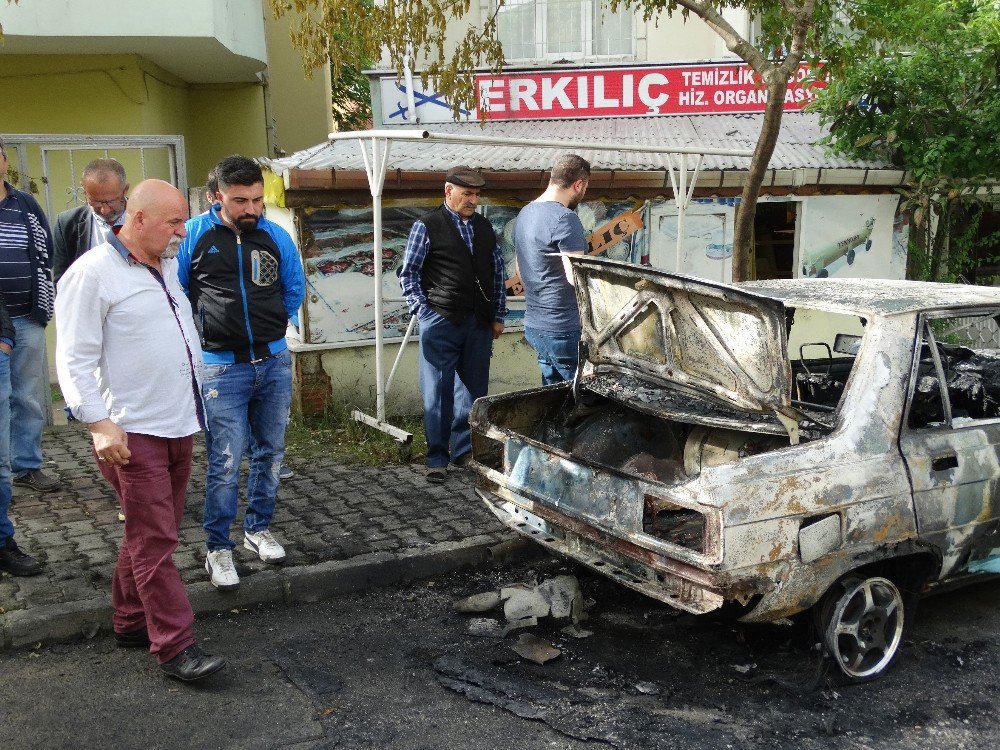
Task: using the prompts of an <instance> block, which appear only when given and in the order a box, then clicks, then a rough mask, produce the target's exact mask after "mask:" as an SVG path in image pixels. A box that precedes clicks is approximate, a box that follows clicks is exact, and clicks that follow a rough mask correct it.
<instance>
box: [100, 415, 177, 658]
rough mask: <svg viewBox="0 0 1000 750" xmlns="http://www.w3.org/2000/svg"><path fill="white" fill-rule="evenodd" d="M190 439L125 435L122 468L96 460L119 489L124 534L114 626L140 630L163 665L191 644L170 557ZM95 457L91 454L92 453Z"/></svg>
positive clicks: (115, 584) (174, 545)
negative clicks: (127, 453)
mask: <svg viewBox="0 0 1000 750" xmlns="http://www.w3.org/2000/svg"><path fill="white" fill-rule="evenodd" d="M193 442H194V439H193V438H192V437H190V436H189V437H185V438H161V437H153V436H151V435H141V434H139V433H135V432H130V433H129V434H128V448H129V450H130V451H131V452H132V457H131V458H130V459H129V462H128V465H127V466H111V465H109V464H107V463H105V462H103V461H98V463H97V466H98V467H99V468H100V470H101V474H103V475H104V478H105V479H107V480H108V481H109V482H110V483H111V485H112V486H113V487H114V488H115V492H117V493H118V500H119V502H120V503H121V507H122V513H124V514H125V536H124V538H123V539H122V546H121V549H120V550H119V551H118V562H117V564H116V565H115V573H114V580H113V582H112V584H111V605H112V606H113V607H114V610H115V613H114V627H115V631H116V632H118V633H127V632H129V631H133V630H138V629H139V628H142V627H145V628H147V630H148V631H149V640H150V642H151V643H152V645H151V646H150V649H149V650H150V652H151V653H153V654H155V655H156V658H157V661H159V663H160V664H163V663H164V662H166V661H169V660H170V659H172V658H174V657H175V656H176V655H177V654H179V653H180V652H181V651H183V650H184V649H185V648H187V647H188V646H190V645H191V644H192V643H194V634H193V632H192V630H191V626H192V624H193V623H194V612H193V611H192V609H191V604H190V602H188V598H187V592H186V591H185V590H184V584H183V583H182V582H181V576H180V573H178V572H177V568H176V567H175V566H174V561H173V558H172V555H173V552H174V550H175V549H176V548H177V534H178V531H179V529H180V525H181V518H182V516H183V515H184V500H185V495H186V493H187V485H188V477H190V476H191V446H192V443H193ZM95 458H96V454H95Z"/></svg>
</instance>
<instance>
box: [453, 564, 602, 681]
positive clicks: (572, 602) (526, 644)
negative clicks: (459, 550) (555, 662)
mask: <svg viewBox="0 0 1000 750" xmlns="http://www.w3.org/2000/svg"><path fill="white" fill-rule="evenodd" d="M501 602H502V603H503V616H504V620H505V621H506V622H503V621H498V620H495V619H491V618H486V617H476V618H473V619H472V620H470V621H469V628H468V630H469V634H470V635H474V636H478V637H495V636H500V637H504V636H507V635H508V634H510V633H512V632H513V631H515V630H522V629H524V628H531V627H534V626H536V625H537V624H538V621H539V620H540V619H542V618H551V619H553V620H556V621H560V620H563V621H565V620H569V621H570V623H569V624H568V625H566V627H564V628H563V629H562V632H563V633H564V634H566V635H568V636H570V637H572V638H587V637H588V636H591V635H593V632H592V631H589V630H584V629H583V628H581V627H580V625H579V624H580V622H582V621H583V620H586V619H587V612H586V609H587V604H586V602H585V601H584V598H583V594H582V592H581V591H580V582H579V581H578V580H577V579H576V576H571V575H560V576H555V577H554V578H549V579H546V580H544V581H542V582H541V583H534V582H532V583H530V584H527V583H518V584H514V585H511V586H504V587H502V588H501V589H500V590H499V591H485V592H482V593H479V594H473V595H471V596H467V597H464V598H463V599H459V600H458V601H456V602H455V604H454V608H455V611H456V612H462V613H464V614H484V613H486V612H489V611H490V610H491V609H493V608H495V607H497V606H498V605H499V604H500V603H501ZM512 648H513V650H514V651H515V652H516V653H517V654H518V655H519V656H522V657H524V658H525V659H529V660H531V661H534V662H536V663H538V664H544V663H545V662H547V661H550V660H552V659H554V658H555V657H556V656H559V654H560V651H559V650H558V649H556V648H555V647H553V646H552V645H551V644H549V643H548V642H546V641H544V640H542V639H541V638H538V637H537V636H534V635H527V634H521V636H520V638H519V639H518V641H517V644H516V645H514V646H512Z"/></svg>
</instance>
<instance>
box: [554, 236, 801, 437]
mask: <svg viewBox="0 0 1000 750" xmlns="http://www.w3.org/2000/svg"><path fill="white" fill-rule="evenodd" d="M570 260H571V263H572V266H573V272H574V276H575V279H576V296H577V301H578V303H579V305H580V319H581V323H582V329H583V336H582V339H583V351H582V353H581V359H580V365H579V370H578V372H577V387H580V386H583V387H587V386H588V385H591V386H596V390H598V391H604V390H607V388H606V386H602V385H601V382H600V381H601V380H604V381H607V380H608V376H609V375H613V376H616V377H617V376H624V377H625V379H626V380H629V381H633V380H636V379H637V380H638V381H639V383H640V387H642V388H647V389H648V388H662V387H666V388H671V389H677V390H680V391H682V392H688V393H691V392H694V393H695V394H698V395H701V396H705V397H707V398H708V400H709V402H715V403H717V404H719V405H720V406H723V407H730V409H736V410H739V411H743V412H750V413H753V414H765V415H774V416H776V417H777V418H778V420H779V421H780V422H781V423H782V425H784V426H785V429H786V430H788V432H789V435H790V436H791V437H792V441H793V442H797V430H795V425H796V423H797V419H798V417H799V416H800V415H799V413H798V412H797V411H796V410H795V409H794V408H793V407H792V405H791V387H790V381H791V366H790V364H789V361H788V357H787V338H786V329H785V306H784V305H783V304H782V303H781V302H779V301H778V300H775V299H772V298H769V297H762V296H759V295H756V294H751V293H749V292H745V291H742V290H740V289H737V288H736V287H734V286H730V285H727V284H718V283H714V282H710V281H705V280H703V279H696V278H692V277H689V276H680V275H677V274H669V273H665V272H663V271H657V270H654V269H652V268H647V267H645V266H636V265H632V264H629V263H621V262H618V261H611V260H603V259H598V258H592V257H587V256H572V257H571V259H570ZM793 431H794V432H795V434H793Z"/></svg>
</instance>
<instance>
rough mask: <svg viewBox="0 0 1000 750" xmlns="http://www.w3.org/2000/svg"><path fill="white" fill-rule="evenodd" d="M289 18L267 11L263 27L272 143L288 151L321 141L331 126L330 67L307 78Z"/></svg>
mask: <svg viewBox="0 0 1000 750" xmlns="http://www.w3.org/2000/svg"><path fill="white" fill-rule="evenodd" d="M290 18H291V16H290V15H286V16H285V17H284V18H281V19H275V18H273V17H272V16H271V14H270V13H268V15H267V19H266V23H265V27H264V30H265V32H266V35H267V69H268V74H267V75H268V80H269V83H270V86H269V89H268V91H269V95H270V97H271V112H272V116H273V117H274V127H275V132H274V136H275V145H276V146H277V147H278V148H279V149H280V150H282V151H284V152H286V153H289V154H291V153H294V152H296V151H301V150H303V149H306V148H309V147H310V146H315V145H316V144H317V143H322V142H323V141H325V140H326V136H327V134H328V133H329V132H330V131H331V130H333V110H332V107H331V96H332V95H331V91H330V70H329V67H324V68H319V69H317V70H314V71H313V72H312V77H311V78H309V79H307V78H306V74H305V72H304V71H303V69H302V54H301V52H299V50H297V49H296V48H295V47H293V46H292V42H291V38H290V37H289V32H290ZM262 153H263V152H262Z"/></svg>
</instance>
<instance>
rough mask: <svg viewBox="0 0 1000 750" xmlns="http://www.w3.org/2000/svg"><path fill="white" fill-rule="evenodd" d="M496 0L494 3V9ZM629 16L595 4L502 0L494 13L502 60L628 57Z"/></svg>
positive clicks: (622, 10) (598, 0)
mask: <svg viewBox="0 0 1000 750" xmlns="http://www.w3.org/2000/svg"><path fill="white" fill-rule="evenodd" d="M495 7H496V0H494V8H495ZM632 18H633V13H632V11H630V10H629V9H627V8H624V7H623V8H619V9H618V11H617V12H614V13H612V12H611V9H610V8H608V7H607V6H606V5H605V4H603V3H602V2H601V0H505V2H504V3H503V5H502V6H501V7H500V10H499V13H497V27H498V30H499V32H498V33H499V36H500V42H501V44H502V45H503V51H504V58H505V59H506V60H507V61H508V62H510V61H511V60H563V59H568V60H573V61H574V62H575V61H578V60H579V59H580V58H581V57H631V56H632V54H633V50H632V40H633V38H634V36H635V35H634V33H633V30H632Z"/></svg>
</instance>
